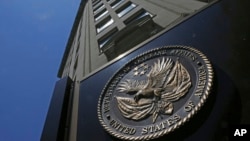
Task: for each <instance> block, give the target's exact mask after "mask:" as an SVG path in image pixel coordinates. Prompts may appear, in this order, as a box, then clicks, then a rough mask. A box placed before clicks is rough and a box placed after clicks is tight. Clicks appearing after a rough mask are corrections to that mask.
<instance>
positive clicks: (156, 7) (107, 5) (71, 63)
mask: <svg viewBox="0 0 250 141" xmlns="http://www.w3.org/2000/svg"><path fill="white" fill-rule="evenodd" d="M207 4H208V2H204V1H198V0H86V1H82V2H81V5H80V7H79V10H78V13H77V16H76V19H75V23H74V25H73V28H72V31H71V34H70V37H69V40H68V43H67V46H66V49H65V53H64V56H63V59H62V62H61V66H60V68H59V72H58V77H60V78H63V77H66V76H68V77H70V78H71V79H72V80H73V81H74V92H73V105H72V106H73V107H72V115H71V122H70V123H71V125H70V134H69V138H70V140H72V141H75V140H77V135H76V133H77V113H78V99H79V84H80V83H79V82H80V81H82V80H83V79H84V78H86V77H87V76H89V75H91V74H92V73H93V72H94V71H96V70H98V69H100V68H101V67H102V66H104V65H105V64H107V63H108V62H110V61H112V60H114V59H115V58H117V57H119V55H121V54H123V53H124V52H126V51H128V50H132V49H133V48H135V47H138V46H137V45H138V44H141V43H142V42H143V43H146V42H147V41H149V40H150V39H151V38H155V37H157V36H158V35H160V34H161V31H164V29H167V28H168V27H171V26H173V25H175V24H176V23H178V22H180V21H182V20H183V19H184V18H185V17H186V16H188V15H191V14H193V13H194V12H196V11H199V10H200V9H202V8H204V7H205V6H206V5H207ZM140 28H141V30H140ZM147 31H148V33H147ZM144 32H145V33H147V36H143V35H144V34H145V33H144ZM140 37H141V38H140ZM137 38H140V39H138V40H136V39H137ZM133 40H135V42H133V43H131V44H129V41H133Z"/></svg>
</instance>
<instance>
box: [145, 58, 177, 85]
mask: <svg viewBox="0 0 250 141" xmlns="http://www.w3.org/2000/svg"><path fill="white" fill-rule="evenodd" d="M172 66H173V60H171V59H170V58H164V57H163V58H162V60H160V59H158V60H157V62H155V63H154V65H153V67H152V69H151V71H150V72H149V73H148V75H147V76H148V83H147V85H146V88H162V87H163V86H164V84H165V82H166V80H167V77H168V74H169V73H170V70H171V68H172Z"/></svg>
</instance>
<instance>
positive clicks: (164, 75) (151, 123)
mask: <svg viewBox="0 0 250 141" xmlns="http://www.w3.org/2000/svg"><path fill="white" fill-rule="evenodd" d="M212 80H213V70H212V66H211V64H210V62H209V60H208V59H207V57H206V56H205V55H204V54H203V53H201V52H200V51H198V50H197V49H194V48H191V47H186V46H165V47H161V48H157V49H153V50H150V51H148V52H145V53H143V54H141V55H139V56H137V57H135V58H134V59H132V60H131V61H129V62H128V63H127V64H125V65H124V66H123V67H122V68H121V69H120V70H118V71H117V72H116V73H115V74H114V76H113V77H112V78H111V79H110V80H109V82H108V83H107V84H106V86H105V88H104V89H103V91H102V94H101V96H100V99H99V102H98V117H99V120H100V123H101V125H102V126H103V127H104V129H105V130H106V131H107V132H108V133H109V134H111V135H113V136H115V137H117V138H119V139H122V140H149V139H154V138H158V137H160V136H163V135H166V134H168V133H169V132H172V131H173V130H175V129H177V128H178V127H179V126H181V125H183V124H184V123H185V122H186V121H188V120H189V119H190V118H191V117H192V116H193V115H194V114H195V113H196V112H197V111H198V110H199V109H200V108H201V106H202V105H203V104H204V102H205V101H206V99H207V97H208V95H209V93H210V89H211V86H212Z"/></svg>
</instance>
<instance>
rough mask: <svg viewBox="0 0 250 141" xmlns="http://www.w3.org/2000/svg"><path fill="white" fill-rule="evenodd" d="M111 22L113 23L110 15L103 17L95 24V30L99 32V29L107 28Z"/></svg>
mask: <svg viewBox="0 0 250 141" xmlns="http://www.w3.org/2000/svg"><path fill="white" fill-rule="evenodd" d="M113 23H114V20H113V19H112V18H111V17H107V18H105V19H104V20H103V21H101V22H100V23H99V24H97V25H96V32H97V33H100V32H101V31H103V30H104V29H105V28H107V27H108V26H110V25H111V24H113Z"/></svg>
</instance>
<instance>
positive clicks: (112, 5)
mask: <svg viewBox="0 0 250 141" xmlns="http://www.w3.org/2000/svg"><path fill="white" fill-rule="evenodd" d="M122 2H124V0H115V1H114V2H112V3H111V4H110V6H111V7H112V8H116V7H117V6H118V5H120V4H121V3H122Z"/></svg>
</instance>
